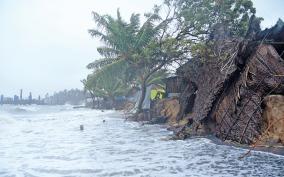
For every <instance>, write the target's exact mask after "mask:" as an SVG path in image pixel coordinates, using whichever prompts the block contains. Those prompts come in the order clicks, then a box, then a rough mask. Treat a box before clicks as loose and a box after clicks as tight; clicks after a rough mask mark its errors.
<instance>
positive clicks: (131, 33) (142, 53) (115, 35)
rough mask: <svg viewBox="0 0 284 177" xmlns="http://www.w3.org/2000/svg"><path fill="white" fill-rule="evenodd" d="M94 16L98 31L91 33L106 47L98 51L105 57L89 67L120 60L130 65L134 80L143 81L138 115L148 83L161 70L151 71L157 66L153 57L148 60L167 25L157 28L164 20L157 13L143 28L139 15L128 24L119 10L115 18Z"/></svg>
mask: <svg viewBox="0 0 284 177" xmlns="http://www.w3.org/2000/svg"><path fill="white" fill-rule="evenodd" d="M93 15H94V19H95V22H96V24H97V27H98V29H92V30H89V32H90V34H91V35H92V36H94V37H98V38H100V40H101V41H102V42H103V43H104V44H105V45H104V46H103V47H99V48H97V50H98V52H99V53H100V54H101V55H102V56H103V57H104V58H102V59H99V60H96V61H94V62H93V63H90V64H89V65H88V68H90V69H101V68H102V67H104V66H106V65H109V64H111V63H116V61H118V60H122V61H125V62H127V63H128V64H129V66H130V67H131V68H132V71H134V72H133V74H134V75H135V77H133V78H135V79H137V78H138V79H139V80H140V86H141V90H142V94H141V97H140V100H139V104H138V112H141V111H142V103H143V101H144V99H145V93H146V87H147V81H148V79H149V78H150V76H151V75H152V74H153V73H155V72H156V71H158V70H159V69H161V68H162V67H159V68H158V69H156V70H155V71H152V70H151V68H150V67H149V66H150V65H154V63H153V62H152V61H151V58H150V57H147V55H148V53H147V52H148V50H149V46H151V45H152V44H153V41H154V40H155V37H156V36H157V34H158V33H159V32H160V30H161V28H162V27H163V25H164V23H160V24H159V25H154V23H155V22H157V21H159V20H160V19H161V18H160V17H159V15H158V14H157V13H153V14H151V15H148V16H147V20H146V22H145V23H143V25H142V26H140V18H139V15H138V14H132V16H131V18H130V22H129V23H127V22H125V21H123V20H122V18H121V15H120V12H119V10H117V18H116V19H114V18H113V17H111V16H109V15H103V16H101V15H99V14H98V13H95V12H93ZM116 64H121V63H116ZM149 64H150V65H149ZM151 67H153V66H151ZM133 78H132V79H133Z"/></svg>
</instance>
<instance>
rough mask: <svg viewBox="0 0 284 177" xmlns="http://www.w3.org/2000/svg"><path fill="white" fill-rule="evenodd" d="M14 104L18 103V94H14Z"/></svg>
mask: <svg viewBox="0 0 284 177" xmlns="http://www.w3.org/2000/svg"><path fill="white" fill-rule="evenodd" d="M14 104H19V96H18V95H14Z"/></svg>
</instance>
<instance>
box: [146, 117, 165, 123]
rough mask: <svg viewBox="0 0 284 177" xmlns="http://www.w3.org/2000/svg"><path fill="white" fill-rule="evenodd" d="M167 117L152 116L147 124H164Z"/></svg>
mask: <svg viewBox="0 0 284 177" xmlns="http://www.w3.org/2000/svg"><path fill="white" fill-rule="evenodd" d="M167 120H168V118H167V117H165V116H159V117H154V118H152V120H151V121H150V122H149V124H165V123H167Z"/></svg>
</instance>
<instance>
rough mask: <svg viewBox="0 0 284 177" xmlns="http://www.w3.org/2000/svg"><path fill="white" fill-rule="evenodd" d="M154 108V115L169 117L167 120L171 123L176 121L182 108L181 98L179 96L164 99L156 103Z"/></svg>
mask: <svg viewBox="0 0 284 177" xmlns="http://www.w3.org/2000/svg"><path fill="white" fill-rule="evenodd" d="M153 110H154V114H153V117H167V121H168V122H169V123H170V124H173V123H176V118H177V115H178V113H179V110H180V105H179V100H178V98H166V99H162V100H160V101H158V102H157V103H156V104H155V106H154V109H153ZM165 123H166V122H165Z"/></svg>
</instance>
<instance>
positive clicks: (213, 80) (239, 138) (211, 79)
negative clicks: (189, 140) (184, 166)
mask: <svg viewBox="0 0 284 177" xmlns="http://www.w3.org/2000/svg"><path fill="white" fill-rule="evenodd" d="M217 42H218V41H217ZM219 44H221V45H219V46H221V47H219V53H221V54H223V55H219V54H218V53H217V55H214V56H210V57H211V58H212V59H211V58H210V57H209V59H208V58H207V60H206V61H202V60H201V61H196V60H197V59H193V60H192V61H190V62H188V63H187V64H185V65H184V66H182V67H181V68H180V69H178V70H177V74H178V75H180V76H182V77H184V78H186V80H190V81H189V82H188V84H189V87H192V85H195V87H196V90H194V91H192V90H191V91H184V92H183V93H182V95H181V98H190V97H189V96H188V95H192V94H195V96H194V97H191V98H190V99H187V100H186V99H185V100H186V101H182V102H181V101H180V104H181V107H185V108H188V107H190V108H192V109H190V110H191V111H190V112H184V110H186V109H181V111H183V112H180V113H179V115H183V118H184V117H186V119H189V120H190V121H188V122H189V123H188V124H187V126H185V127H184V128H182V129H181V131H179V132H178V134H179V136H180V134H181V133H183V134H186V136H182V137H187V136H191V135H195V134H204V133H206V134H207V133H213V134H215V135H216V136H217V137H219V138H221V139H223V140H232V141H235V142H239V143H245V144H252V143H254V142H255V141H256V140H257V139H258V138H259V137H260V136H261V135H262V134H263V133H264V131H265V130H266V129H267V127H268V124H267V121H266V120H265V118H264V116H263V111H264V110H265V104H264V99H265V98H266V97H267V96H269V95H273V94H279V95H284V62H283V59H282V58H281V56H282V55H283V53H284V45H283V44H284V23H283V22H282V21H279V22H278V23H277V24H276V25H275V26H274V27H273V28H271V29H266V30H264V31H262V32H260V33H258V34H256V35H255V36H254V37H253V38H252V39H250V40H242V41H240V40H228V39H226V40H223V41H222V42H220V41H219ZM217 51H218V50H217ZM224 53H226V57H225V59H223V58H222V57H223V56H224ZM199 60H200V59H199ZM193 61H194V62H193ZM194 68H197V69H194ZM178 118H179V119H181V118H180V117H178ZM283 119H284V118H283ZM270 126H271V125H270ZM270 129H271V130H272V129H273V127H270ZM280 139H281V137H280Z"/></svg>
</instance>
